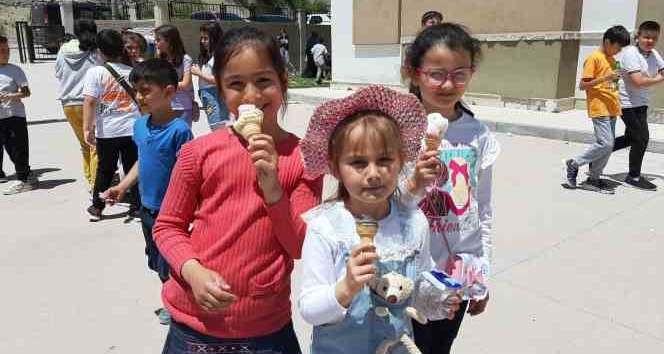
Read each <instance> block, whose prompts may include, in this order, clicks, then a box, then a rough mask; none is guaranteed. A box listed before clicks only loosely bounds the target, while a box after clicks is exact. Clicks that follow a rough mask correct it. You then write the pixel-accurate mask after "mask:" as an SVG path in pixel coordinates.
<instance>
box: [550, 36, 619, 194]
mask: <svg viewBox="0 0 664 354" xmlns="http://www.w3.org/2000/svg"><path fill="white" fill-rule="evenodd" d="M629 37H630V36H629V32H628V31H627V29H626V28H625V27H623V26H613V27H611V28H609V29H608V30H606V32H604V37H603V40H602V45H601V46H600V48H599V49H598V50H596V51H594V52H592V53H591V54H590V55H589V56H588V57H587V58H586V60H585V61H584V63H583V76H582V77H581V81H580V82H579V89H581V90H584V91H586V101H587V105H588V116H589V117H590V118H591V120H592V122H593V127H594V130H595V142H594V143H593V144H592V145H590V146H589V147H588V149H587V150H586V151H585V152H584V153H583V154H581V155H579V156H577V157H574V158H572V159H569V160H566V161H565V162H564V163H565V170H566V178H565V183H564V184H563V187H566V188H576V177H577V175H578V174H579V166H583V165H585V164H589V168H588V170H589V173H588V179H587V180H586V181H585V182H583V183H581V187H582V188H584V189H587V190H591V191H594V192H599V193H604V194H613V193H615V190H614V189H613V188H612V187H611V186H609V185H607V184H606V183H605V182H604V181H602V180H601V179H600V178H599V177H600V175H601V174H602V172H603V171H604V167H605V166H606V164H607V163H608V162H609V157H610V156H611V152H612V150H613V142H614V140H615V136H616V134H615V128H616V117H617V116H619V115H620V114H621V111H620V100H619V98H618V79H619V77H620V69H618V67H617V64H616V60H615V59H614V58H613V56H614V55H616V54H618V53H620V51H621V50H622V48H623V47H624V46H626V45H628V44H629V42H630V38H629Z"/></svg>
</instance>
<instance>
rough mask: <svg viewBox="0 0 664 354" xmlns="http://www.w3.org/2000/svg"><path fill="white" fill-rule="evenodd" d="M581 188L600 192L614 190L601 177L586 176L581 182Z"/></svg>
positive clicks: (612, 191)
mask: <svg viewBox="0 0 664 354" xmlns="http://www.w3.org/2000/svg"><path fill="white" fill-rule="evenodd" d="M581 189H585V190H587V191H591V192H597V193H601V194H615V193H616V190H615V189H614V188H613V187H611V186H609V185H608V184H606V182H604V181H602V180H601V179H593V178H588V179H587V180H585V181H584V182H583V183H581Z"/></svg>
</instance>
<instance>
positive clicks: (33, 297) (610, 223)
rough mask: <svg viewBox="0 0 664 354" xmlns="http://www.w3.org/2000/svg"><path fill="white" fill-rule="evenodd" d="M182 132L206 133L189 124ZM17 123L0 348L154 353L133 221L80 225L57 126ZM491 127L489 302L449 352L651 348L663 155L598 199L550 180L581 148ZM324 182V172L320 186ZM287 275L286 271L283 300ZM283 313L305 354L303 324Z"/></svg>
mask: <svg viewBox="0 0 664 354" xmlns="http://www.w3.org/2000/svg"><path fill="white" fill-rule="evenodd" d="M48 65H49V64H35V65H31V68H29V76H30V79H31V86H32V88H33V92H35V94H34V95H33V97H32V98H30V99H28V100H26V104H27V106H28V107H27V108H28V114H29V115H30V116H31V118H30V119H31V120H33V122H34V123H37V122H39V121H40V120H42V121H43V120H44V119H41V118H49V119H51V118H50V117H53V119H56V120H57V119H59V118H58V117H61V116H58V115H59V114H60V112H59V111H58V109H59V106H57V102H55V103H56V104H55V106H53V105H52V103H53V101H52V100H50V99H48V97H49V96H50V97H54V96H53V95H54V94H53V89H52V87H53V86H50V87H48V86H47V84H48V77H47V76H45V75H47V74H48V72H49V71H48V70H47V69H48ZM32 66H34V67H38V68H35V69H33V68H32ZM33 70H34V71H33ZM30 73H37V74H30ZM294 91H295V90H294ZM39 92H43V93H39ZM291 97H292V98H293V99H297V97H295V95H293V94H291ZM313 108H314V106H312V105H308V104H291V105H290V106H289V107H288V111H287V112H288V113H287V116H286V117H285V119H284V120H283V124H284V125H285V126H286V127H287V129H289V130H291V131H293V132H295V133H296V134H298V135H301V134H302V133H303V132H304V129H305V128H306V124H307V122H308V119H309V117H310V115H311V112H312V111H313ZM504 112H506V113H504V115H505V116H508V115H510V114H511V111H504ZM520 112H521V113H523V114H524V117H526V115H527V114H533V117H537V115H536V112H530V111H520ZM42 114H43V115H42ZM533 119H534V118H533ZM194 128H195V129H194V130H195V132H196V134H197V135H200V134H204V133H205V132H206V131H207V129H206V127H205V124H203V123H198V124H196V125H195V127H194ZM29 131H30V139H31V140H30V141H31V154H30V155H31V164H32V166H33V168H34V169H36V170H37V171H39V173H40V175H41V176H40V179H41V181H42V184H41V186H42V187H41V188H40V189H38V190H35V191H32V192H29V193H24V194H19V195H15V196H0V215H2V219H1V220H2V225H3V233H2V237H0V278H1V279H3V287H2V289H3V290H4V291H3V296H2V299H3V303H4V304H5V306H4V310H3V317H4V321H3V325H2V331H0V353H42V352H49V353H86V354H87V353H127V354H135V353H159V352H160V350H161V346H162V345H163V340H164V337H165V334H166V328H165V327H164V326H160V325H159V324H158V323H157V319H156V317H155V316H154V315H153V313H152V311H153V310H155V309H156V308H158V307H159V306H160V300H159V288H160V284H159V281H158V280H157V278H156V277H155V276H154V274H153V273H151V272H150V271H148V270H147V268H146V266H145V257H144V255H143V247H144V241H143V236H142V234H141V231H140V226H139V225H138V224H136V223H129V224H126V223H124V218H122V215H121V213H122V212H123V211H125V210H124V209H123V208H122V207H120V206H118V207H113V208H111V209H109V210H108V213H110V214H113V215H116V216H114V217H113V218H112V219H109V220H104V221H102V222H100V223H89V222H88V221H87V219H86V218H85V216H84V211H83V209H84V207H85V206H87V204H88V197H87V195H86V191H85V182H84V180H83V178H82V172H81V166H80V161H79V156H80V154H79V152H78V150H77V143H76V141H75V138H74V136H73V134H72V132H71V130H70V128H69V126H68V124H67V123H63V122H55V123H53V122H51V123H46V124H32V125H31V126H30V127H29ZM497 136H498V140H499V141H500V143H501V144H502V155H501V156H500V157H499V160H498V163H497V165H496V170H495V173H494V176H495V177H494V199H495V213H494V214H495V223H494V226H495V236H494V244H495V252H494V254H495V259H494V267H493V276H492V280H491V297H492V300H491V302H490V304H489V306H488V308H487V312H486V313H485V314H483V315H481V316H479V317H476V318H468V319H467V320H466V321H465V322H464V324H463V327H462V330H461V334H460V337H459V339H458V341H457V345H456V347H455V350H454V352H456V353H492V354H493V353H517V354H520V353H523V354H532V353H538V354H539V353H607V354H613V353H615V354H618V353H624V352H632V351H635V352H649V353H658V352H662V351H664V305H663V304H662V303H661V301H659V300H660V298H661V295H660V294H661V292H662V291H663V290H664V287H663V286H662V284H661V282H659V281H658V280H659V278H660V276H659V275H660V274H659V272H658V271H660V270H661V269H664V259H663V258H662V257H661V256H660V253H661V251H659V250H662V249H664V226H663V224H662V222H661V219H659V218H660V217H661V213H662V210H664V191H662V190H661V189H663V188H664V181H663V180H662V179H663V178H664V176H662V171H664V155H660V154H647V155H646V160H645V163H644V171H645V172H646V173H647V174H648V176H650V177H651V178H654V183H656V184H658V185H659V186H660V191H658V192H643V191H639V190H635V189H632V188H628V187H625V186H619V187H618V189H617V193H616V194H615V195H612V196H610V195H600V194H596V193H592V192H585V191H570V190H565V189H562V188H561V187H560V182H561V178H562V166H561V164H560V161H561V159H562V158H564V157H569V156H572V155H574V154H577V153H579V152H581V151H582V150H583V149H584V148H585V146H584V145H583V144H576V143H568V142H564V141H559V140H548V139H538V138H533V137H527V136H516V135H512V136H510V135H507V134H502V133H498V134H497ZM5 161H6V162H5V171H7V172H12V166H11V164H10V162H9V160H8V159H5ZM626 169H627V154H626V152H620V153H617V154H614V155H613V156H612V158H611V161H610V162H609V166H608V168H607V171H606V172H607V178H609V179H610V178H614V179H616V180H619V179H620V178H621V177H622V176H623V175H624V173H625V172H626ZM332 190H333V181H331V180H327V181H326V192H327V193H330V192H331V191H332ZM299 280H300V279H299V277H298V275H297V272H296V274H295V276H294V284H293V289H294V297H295V296H296V294H297V289H298V284H299ZM294 314H295V316H294V322H295V324H296V330H297V333H298V336H299V339H300V341H301V343H302V344H303V349H305V353H307V352H308V350H307V343H308V342H309V340H310V333H311V327H310V326H308V325H306V324H305V323H303V322H302V321H301V320H300V319H299V318H298V316H297V311H296V310H295V309H294Z"/></svg>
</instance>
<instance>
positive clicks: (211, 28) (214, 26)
mask: <svg viewBox="0 0 664 354" xmlns="http://www.w3.org/2000/svg"><path fill="white" fill-rule="evenodd" d="M201 32H205V33H207V35H208V38H209V42H208V43H209V45H208V48H210V50H209V51H208V50H207V49H205V46H203V43H200V51H199V53H200V54H199V55H198V63H199V64H200V65H205V63H207V62H208V61H209V60H210V58H211V57H212V55H213V54H214V48H216V45H217V43H219V41H220V40H221V36H222V35H223V34H224V31H223V30H222V29H221V25H220V24H219V22H210V23H206V24H204V25H201Z"/></svg>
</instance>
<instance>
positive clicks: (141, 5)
mask: <svg viewBox="0 0 664 354" xmlns="http://www.w3.org/2000/svg"><path fill="white" fill-rule="evenodd" d="M136 19H137V20H152V19H154V2H152V1H140V2H137V3H136Z"/></svg>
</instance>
